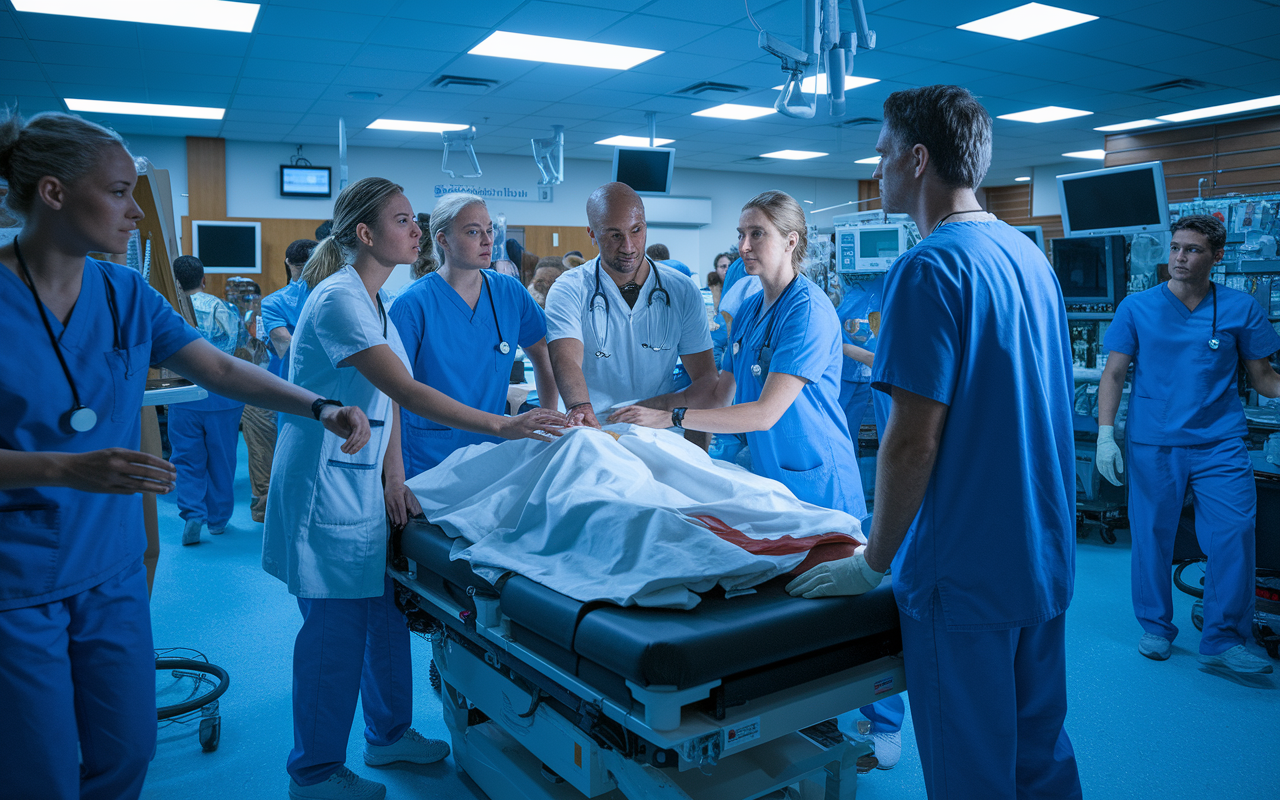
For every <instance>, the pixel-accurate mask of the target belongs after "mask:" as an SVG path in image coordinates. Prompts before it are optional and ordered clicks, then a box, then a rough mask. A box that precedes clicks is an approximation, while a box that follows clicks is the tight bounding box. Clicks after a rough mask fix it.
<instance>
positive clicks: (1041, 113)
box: [1000, 106, 1093, 122]
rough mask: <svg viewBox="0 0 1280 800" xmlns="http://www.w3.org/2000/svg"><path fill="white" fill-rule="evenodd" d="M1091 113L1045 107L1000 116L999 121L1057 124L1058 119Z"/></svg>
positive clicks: (1057, 107)
mask: <svg viewBox="0 0 1280 800" xmlns="http://www.w3.org/2000/svg"><path fill="white" fill-rule="evenodd" d="M1092 113H1093V112H1092V111H1080V110H1079V109H1076V108H1061V107H1059V106H1045V107H1044V108H1033V109H1031V110H1030V111H1019V112H1017V113H1016V114H1001V115H1000V119H1008V120H1013V121H1014V122H1057V121H1058V120H1060V119H1071V118H1072V117H1087V116H1089V115H1090V114H1092Z"/></svg>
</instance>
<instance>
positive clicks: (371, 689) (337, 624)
mask: <svg viewBox="0 0 1280 800" xmlns="http://www.w3.org/2000/svg"><path fill="white" fill-rule="evenodd" d="M384 580H385V591H384V592H383V594H382V596H381V597H368V598H364V599H360V600H307V599H305V598H301V597H299V598H298V608H300V609H302V630H300V631H298V639H297V641H296V642H295V644H294V648H293V751H292V752H291V753H289V763H288V770H289V775H290V776H292V778H293V779H294V780H295V781H296V782H297V783H298V784H299V785H300V786H310V785H312V784H316V783H321V782H323V781H326V780H328V779H329V776H330V775H332V774H333V773H335V772H337V771H338V768H339V767H341V766H342V765H343V764H344V763H345V762H346V760H347V741H348V739H350V738H351V722H352V719H353V718H354V716H355V710H356V697H357V696H359V698H360V704H361V705H362V706H363V708H364V721H365V730H364V736H365V739H366V740H368V742H369V743H370V744H374V745H379V746H385V745H389V744H394V743H396V742H398V741H399V740H400V737H401V736H403V735H404V732H405V731H406V730H408V728H409V725H410V723H411V722H412V721H413V667H412V664H411V663H410V659H409V629H408V627H407V626H406V625H405V621H404V615H403V614H402V613H400V609H398V608H396V601H395V591H394V589H393V588H392V582H391V578H389V577H388V578H385V579H384Z"/></svg>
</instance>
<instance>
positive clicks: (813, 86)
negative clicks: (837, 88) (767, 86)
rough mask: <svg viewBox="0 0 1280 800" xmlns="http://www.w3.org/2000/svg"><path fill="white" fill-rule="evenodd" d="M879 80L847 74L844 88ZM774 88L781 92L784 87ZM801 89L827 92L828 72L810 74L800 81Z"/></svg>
mask: <svg viewBox="0 0 1280 800" xmlns="http://www.w3.org/2000/svg"><path fill="white" fill-rule="evenodd" d="M879 82H880V79H879V78H859V77H857V76H856V75H845V76H844V90H845V91H846V92H847V91H849V90H850V89H859V88H861V87H863V86H870V85H871V84H873V83H879ZM773 90H774V91H775V92H780V91H782V87H781V86H775V87H773ZM800 91H802V92H804V93H806V94H813V93H814V92H817V93H818V94H826V93H827V74H826V73H825V72H824V73H822V74H820V75H810V76H809V77H807V78H805V79H804V80H802V81H800Z"/></svg>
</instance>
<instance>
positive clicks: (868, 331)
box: [836, 272, 889, 445]
mask: <svg viewBox="0 0 1280 800" xmlns="http://www.w3.org/2000/svg"><path fill="white" fill-rule="evenodd" d="M884 278H885V274H884V273H883V272H881V273H877V274H873V275H864V276H859V279H858V280H855V281H851V282H849V283H847V284H846V285H845V289H844V296H843V298H842V300H841V303H840V307H839V308H838V309H836V313H837V314H838V315H839V317H840V333H841V335H842V336H843V337H844V342H843V353H844V361H843V362H842V364H843V367H844V370H843V373H842V374H841V376H840V407H841V408H843V409H844V415H845V420H846V421H847V422H848V424H849V435H850V436H851V437H853V442H854V444H855V445H856V444H857V443H858V430H859V429H860V428H861V427H862V421H863V419H865V418H866V414H867V406H868V404H870V405H871V406H873V411H874V415H875V424H876V430H877V431H879V432H880V433H881V434H882V435H883V433H884V426H885V423H886V422H888V421H889V405H888V399H889V398H888V397H887V396H883V393H882V392H872V391H871V365H872V364H873V363H874V361H875V352H876V342H877V341H878V336H877V333H878V331H879V328H880V303H881V298H883V297H884ZM877 395H881V396H883V400H882V397H877Z"/></svg>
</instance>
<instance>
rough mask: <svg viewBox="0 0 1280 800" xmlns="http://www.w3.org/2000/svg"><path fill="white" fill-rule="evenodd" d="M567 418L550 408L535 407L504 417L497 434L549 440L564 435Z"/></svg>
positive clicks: (514, 437)
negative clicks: (516, 414)
mask: <svg viewBox="0 0 1280 800" xmlns="http://www.w3.org/2000/svg"><path fill="white" fill-rule="evenodd" d="M569 425H570V422H569V418H568V417H566V416H565V415H564V414H561V413H560V412H559V411H556V410H554V409H550V408H535V409H534V410H532V411H526V412H525V413H523V414H521V415H519V416H517V417H506V418H505V419H504V421H503V423H502V427H501V428H500V429H499V430H498V435H499V436H501V437H502V438H503V439H537V440H538V441H540V442H550V441H553V439H554V438H556V437H559V436H562V435H564V429H565V428H567V427H569Z"/></svg>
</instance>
